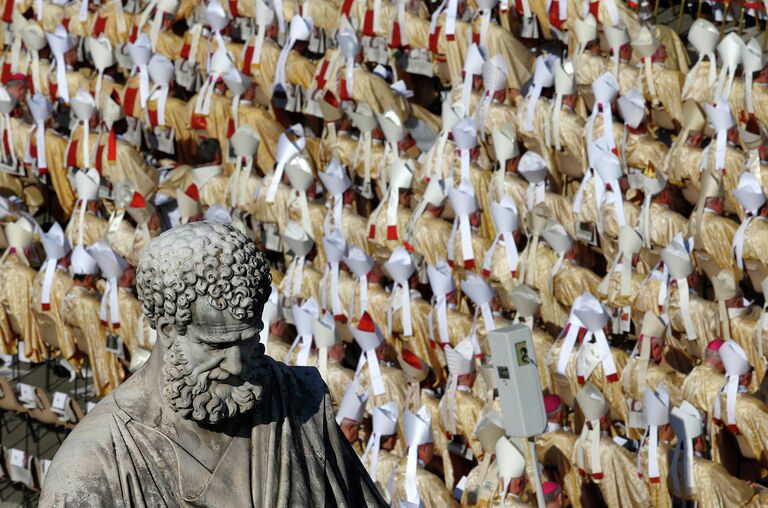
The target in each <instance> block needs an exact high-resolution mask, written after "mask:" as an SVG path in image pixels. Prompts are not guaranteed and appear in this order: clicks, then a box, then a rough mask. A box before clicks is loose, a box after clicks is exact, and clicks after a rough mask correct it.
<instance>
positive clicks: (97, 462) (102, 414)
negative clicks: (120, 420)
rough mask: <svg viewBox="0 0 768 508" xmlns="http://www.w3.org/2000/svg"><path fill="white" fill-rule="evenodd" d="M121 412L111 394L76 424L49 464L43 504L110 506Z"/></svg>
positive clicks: (42, 497) (41, 504)
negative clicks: (117, 416)
mask: <svg viewBox="0 0 768 508" xmlns="http://www.w3.org/2000/svg"><path fill="white" fill-rule="evenodd" d="M118 412H119V408H118V407H117V405H116V404H115V401H114V399H113V398H112V396H111V395H110V396H109V397H107V398H105V399H104V400H102V401H101V402H100V403H99V404H97V406H96V407H95V408H94V409H93V410H91V412H89V413H88V415H87V416H86V417H85V419H83V421H81V422H80V423H78V424H77V427H75V429H74V430H73V431H72V433H71V434H70V435H69V436H68V437H67V439H66V440H65V441H64V444H62V445H61V448H59V451H58V452H57V453H56V456H55V457H54V459H53V462H52V463H51V465H50V467H49V468H48V472H47V473H46V476H45V483H44V484H43V491H42V494H41V497H40V506H57V507H58V506H70V505H71V506H76V505H80V506H111V505H110V503H109V502H107V501H108V500H109V499H110V498H111V497H112V494H111V493H110V492H109V489H110V485H112V484H113V482H112V478H111V477H112V476H113V475H115V473H116V470H117V464H116V458H115V453H116V451H115V444H114V438H113V431H114V429H115V425H114V421H115V418H116V414H117V413H118ZM105 503H106V504H105Z"/></svg>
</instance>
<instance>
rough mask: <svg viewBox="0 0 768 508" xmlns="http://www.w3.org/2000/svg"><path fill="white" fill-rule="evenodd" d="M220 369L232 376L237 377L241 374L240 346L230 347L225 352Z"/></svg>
mask: <svg viewBox="0 0 768 508" xmlns="http://www.w3.org/2000/svg"><path fill="white" fill-rule="evenodd" d="M221 368H222V369H224V370H226V371H227V372H229V373H230V374H232V375H233V376H239V375H240V373H241V372H243V358H242V353H241V352H240V346H232V347H230V348H228V349H227V350H226V352H225V353H224V360H223V361H222V362H221Z"/></svg>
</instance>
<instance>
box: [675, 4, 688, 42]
mask: <svg viewBox="0 0 768 508" xmlns="http://www.w3.org/2000/svg"><path fill="white" fill-rule="evenodd" d="M685 2H686V0H680V13H679V14H678V15H677V30H676V32H677V33H678V35H679V34H680V28H682V26H683V15H684V14H685Z"/></svg>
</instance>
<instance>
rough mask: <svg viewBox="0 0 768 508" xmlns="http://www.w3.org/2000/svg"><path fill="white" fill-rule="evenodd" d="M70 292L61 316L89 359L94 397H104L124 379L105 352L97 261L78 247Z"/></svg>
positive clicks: (111, 356) (65, 297)
mask: <svg viewBox="0 0 768 508" xmlns="http://www.w3.org/2000/svg"><path fill="white" fill-rule="evenodd" d="M72 271H73V273H74V282H73V285H72V289H71V290H70V291H69V292H68V293H67V294H66V295H65V296H64V299H63V300H62V304H61V315H62V317H63V318H64V322H65V323H66V324H67V326H68V327H69V329H70V331H71V333H72V334H73V335H74V337H75V341H76V343H77V347H78V349H79V350H80V351H81V352H82V353H83V354H85V355H87V356H88V362H89V365H90V368H91V371H92V372H93V383H94V385H95V390H96V395H97V396H99V397H102V396H105V395H107V394H108V393H109V392H111V391H112V390H114V389H115V388H116V387H117V386H118V385H119V384H120V383H121V382H122V381H123V377H124V373H123V369H122V366H121V365H120V362H119V361H118V359H117V357H115V355H114V354H112V353H109V352H107V350H106V340H105V337H106V335H107V329H106V327H104V326H103V325H102V324H101V321H100V319H99V314H100V312H99V308H100V304H99V299H98V297H97V296H96V293H95V291H94V289H95V287H96V273H98V266H97V264H96V260H95V259H93V257H91V255H90V254H88V252H87V251H86V250H85V248H83V246H82V245H78V246H77V247H75V249H74V250H73V251H72Z"/></svg>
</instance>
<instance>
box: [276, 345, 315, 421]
mask: <svg viewBox="0 0 768 508" xmlns="http://www.w3.org/2000/svg"><path fill="white" fill-rule="evenodd" d="M266 361H267V362H268V365H269V368H270V371H271V372H272V380H271V382H270V383H271V387H270V390H271V392H272V395H273V396H279V397H280V398H281V399H282V401H283V402H282V403H283V404H287V405H290V406H291V407H292V408H293V411H294V412H295V413H294V414H296V415H297V416H300V415H305V416H307V417H309V416H312V415H314V414H316V413H318V412H319V410H320V409H321V408H322V407H323V402H324V398H325V397H326V395H327V394H328V387H327V386H326V385H325V381H323V378H322V377H321V376H320V372H319V371H318V370H317V369H316V368H315V367H295V366H289V365H286V364H284V363H283V362H278V361H277V360H274V359H272V358H269V357H266Z"/></svg>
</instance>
